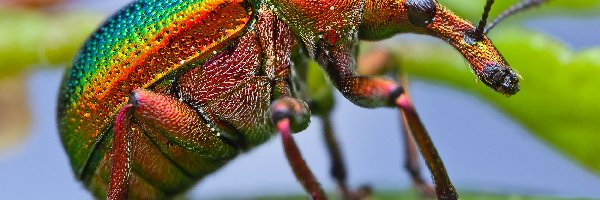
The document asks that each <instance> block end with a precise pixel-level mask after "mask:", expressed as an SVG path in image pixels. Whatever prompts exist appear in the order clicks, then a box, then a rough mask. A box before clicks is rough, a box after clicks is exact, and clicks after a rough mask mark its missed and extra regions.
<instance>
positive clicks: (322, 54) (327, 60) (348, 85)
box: [316, 42, 458, 199]
mask: <svg viewBox="0 0 600 200" xmlns="http://www.w3.org/2000/svg"><path fill="white" fill-rule="evenodd" d="M317 49H318V51H317V54H316V58H317V60H318V61H319V63H320V64H321V66H323V67H324V68H325V71H326V72H327V73H328V75H329V77H330V79H331V80H332V82H333V84H334V86H336V88H338V90H339V91H340V92H341V93H342V94H343V95H344V96H345V97H346V98H347V99H348V100H350V101H352V102H353V103H354V104H356V105H358V106H361V107H382V106H396V107H397V108H398V109H400V111H401V112H402V114H403V115H404V116H405V119H406V121H407V124H408V128H409V129H410V133H412V134H413V136H414V138H415V141H416V142H417V144H418V146H419V150H420V151H421V154H422V155H423V157H424V158H425V161H426V163H427V166H428V168H429V170H430V171H431V173H432V175H433V181H434V185H435V189H436V194H437V197H438V199H458V194H457V193H456V189H455V188H454V186H453V185H452V183H451V181H450V178H449V177H448V174H447V172H446V169H445V167H444V164H443V162H442V160H441V158H440V156H439V154H438V152H437V150H436V148H435V146H434V145H433V142H432V141H431V138H430V137H429V135H428V134H427V131H426V130H425V128H424V126H423V124H422V123H421V121H420V119H419V117H418V115H417V113H416V110H415V109H414V107H413V105H412V103H411V102H410V98H409V97H408V95H407V93H406V92H405V91H404V88H403V87H402V86H400V85H398V84H396V83H394V82H393V81H391V80H388V79H384V78H380V77H368V76H359V75H356V74H355V72H354V67H355V63H354V60H353V55H354V49H353V47H350V46H343V45H340V46H333V45H327V44H326V43H324V42H320V43H319V46H318V48H317Z"/></svg>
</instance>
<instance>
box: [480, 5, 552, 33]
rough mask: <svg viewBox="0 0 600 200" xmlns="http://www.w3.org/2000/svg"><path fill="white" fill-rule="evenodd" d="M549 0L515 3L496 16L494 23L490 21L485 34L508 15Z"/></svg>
mask: <svg viewBox="0 0 600 200" xmlns="http://www.w3.org/2000/svg"><path fill="white" fill-rule="evenodd" d="M547 1H548V0H523V1H521V2H520V3H517V4H515V5H513V6H512V7H510V8H508V9H506V10H505V11H504V12H502V14H500V15H499V16H498V17H496V19H494V21H492V23H490V24H489V25H488V26H487V27H485V30H484V31H483V34H487V33H488V32H489V31H490V29H492V28H494V26H496V25H497V24H498V23H500V22H501V21H502V20H504V19H505V18H506V17H509V16H511V15H513V14H516V13H518V12H520V11H523V10H526V9H529V8H533V7H535V6H539V5H541V4H543V3H545V2H547Z"/></svg>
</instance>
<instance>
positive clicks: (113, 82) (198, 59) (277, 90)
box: [57, 0, 534, 199]
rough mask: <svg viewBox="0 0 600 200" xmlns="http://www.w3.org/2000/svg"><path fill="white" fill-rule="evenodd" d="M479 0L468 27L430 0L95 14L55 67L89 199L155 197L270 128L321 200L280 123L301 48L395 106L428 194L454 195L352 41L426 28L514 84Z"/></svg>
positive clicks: (277, 2) (210, 3) (296, 97)
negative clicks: (64, 64)
mask: <svg viewBox="0 0 600 200" xmlns="http://www.w3.org/2000/svg"><path fill="white" fill-rule="evenodd" d="M492 3H493V1H492V0H488V1H487V5H486V9H485V11H484V17H483V19H482V20H481V21H482V23H480V24H479V26H477V27H475V26H473V25H472V24H471V23H469V22H468V21H466V20H463V19H462V18H460V17H458V16H457V15H455V14H453V13H452V12H451V11H449V10H448V9H447V8H445V7H444V6H442V5H441V4H439V3H438V2H436V1H435V0H339V1H328V0H138V1H135V2H133V3H130V4H129V5H127V6H126V7H124V8H123V9H121V10H120V11H118V12H117V13H116V14H114V15H113V16H112V17H110V18H109V19H108V20H107V21H106V22H104V24H102V25H101V26H100V28H99V29H98V30H97V31H96V32H94V33H93V34H92V35H91V36H90V38H89V39H88V40H87V41H86V42H85V44H84V45H83V47H82V48H81V50H80V51H79V53H78V55H77V56H76V57H75V59H74V61H73V64H72V67H71V68H70V69H68V70H67V71H66V73H65V75H64V78H63V82H62V85H61V89H60V93H59V98H58V102H59V104H58V105H59V106H58V109H57V110H58V112H57V121H58V127H59V132H60V136H61V140H62V143H63V145H64V148H65V150H66V152H67V154H68V156H69V158H70V163H71V166H72V169H73V171H74V174H75V177H76V178H77V179H79V180H81V181H82V182H83V184H84V185H85V187H86V188H87V189H88V190H90V191H91V192H92V193H93V195H94V196H95V197H96V198H108V199H126V198H132V199H164V198H170V197H173V196H175V195H177V194H180V193H182V192H184V191H186V190H187V189H188V188H190V187H191V186H193V185H194V184H195V183H196V182H197V181H198V180H200V179H202V178H203V177H204V176H206V175H208V174H210V173H212V172H214V171H215V170H217V169H219V168H220V167H222V166H223V165H225V164H226V163H227V162H228V161H229V160H231V159H233V158H235V157H236V156H237V155H238V154H240V153H241V152H244V151H247V150H249V149H251V148H253V147H256V146H257V145H260V144H262V143H264V142H265V141H266V140H268V139H269V138H270V137H271V136H272V135H273V133H275V132H279V133H280V135H281V140H282V143H283V145H284V149H285V153H286V157H287V159H288V161H289V163H290V166H291V168H292V170H293V172H294V174H295V175H296V177H297V179H298V180H299V182H300V183H301V184H302V186H303V187H304V188H305V190H306V191H307V192H308V193H309V194H310V196H311V197H312V198H314V199H325V198H326V197H325V194H324V192H323V190H322V189H321V187H320V186H319V183H318V182H317V180H316V179H315V178H314V176H313V175H312V172H311V171H310V169H309V168H308V167H307V165H306V163H305V162H304V160H303V159H302V156H301V154H300V151H299V149H298V148H297V147H296V145H295V143H294V140H293V137H292V135H291V134H292V133H295V132H299V131H302V130H303V129H305V128H306V127H307V126H308V124H309V122H310V109H311V108H310V107H309V106H308V104H307V103H306V102H307V101H309V99H307V98H308V97H307V96H306V95H304V92H303V89H302V87H301V85H302V82H303V81H305V80H304V78H302V76H301V75H299V74H302V73H301V71H302V70H303V67H305V66H304V65H303V64H302V63H304V60H306V59H314V60H316V61H317V62H318V63H319V65H320V66H322V68H323V69H324V71H325V73H326V74H327V75H328V78H329V79H330V80H331V83H332V84H333V86H335V87H336V88H337V89H338V90H339V91H340V92H341V93H342V94H343V96H344V97H346V98H347V99H348V100H350V101H351V102H352V103H354V104H356V105H358V106H361V107H366V108H374V107H394V106H395V107H397V108H399V110H400V111H401V112H402V113H403V116H404V117H405V120H406V124H407V128H408V129H409V130H410V132H411V133H412V135H413V136H414V137H415V141H416V142H417V144H418V145H419V148H420V151H421V153H422V155H423V156H424V158H425V160H426V162H427V164H428V167H429V169H430V170H431V172H432V176H433V180H434V184H435V186H436V187H435V191H436V194H437V197H438V198H439V199H457V198H458V195H457V193H456V191H455V189H454V187H453V186H452V184H451V182H450V180H449V178H448V175H447V174H446V171H445V169H444V167H443V163H442V161H441V159H440V158H439V156H438V155H437V151H436V150H435V147H434V146H433V144H432V143H431V140H430V139H429V137H428V136H427V133H426V131H425V129H424V127H423V125H422V123H421V122H420V120H419V118H418V116H417V114H416V111H415V109H414V108H413V106H412V104H411V103H410V100H409V97H408V94H407V93H406V92H404V89H403V87H402V86H401V85H399V84H397V83H396V82H395V81H393V80H390V79H387V78H384V77H377V76H361V75H357V74H356V72H355V70H356V60H355V55H356V49H357V45H358V41H359V40H382V39H386V38H389V37H391V36H393V35H396V34H399V33H407V32H412V33H419V34H427V35H431V36H434V37H437V38H441V39H443V40H445V41H447V42H448V43H449V44H450V45H452V46H453V47H455V48H456V49H457V50H458V51H459V52H460V53H461V54H462V55H463V56H464V57H465V58H466V60H468V61H469V63H470V65H471V67H472V70H473V72H474V73H475V75H476V76H477V77H478V78H479V79H480V80H482V82H483V83H484V84H486V85H487V86H489V87H490V88H492V89H493V90H495V91H497V92H499V93H502V94H505V95H513V94H515V93H516V92H517V91H519V85H518V82H519V79H518V77H517V74H516V73H515V72H514V71H513V70H512V69H511V68H510V67H509V65H508V64H507V62H506V61H505V59H504V58H503V57H502V55H501V54H500V53H499V52H498V50H497V49H496V48H495V47H494V45H493V44H492V43H491V41H490V40H489V39H488V38H487V37H486V36H485V32H487V30H489V29H484V27H485V24H486V18H487V13H488V12H489V8H490V7H491V5H492ZM532 4H534V3H531V1H528V2H526V3H525V6H523V5H521V7H527V5H532ZM516 10H519V9H512V11H513V12H516ZM492 24H493V23H492ZM292 57H294V58H295V59H292ZM337 178H338V180H339V177H337ZM340 181H343V180H340ZM345 197H348V198H350V195H345Z"/></svg>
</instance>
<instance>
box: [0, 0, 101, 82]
mask: <svg viewBox="0 0 600 200" xmlns="http://www.w3.org/2000/svg"><path fill="white" fill-rule="evenodd" d="M101 20H102V18H101V17H99V16H98V15H93V14H90V13H83V12H58V11H55V12H40V11H37V10H30V9H17V8H0V78H2V77H3V76H9V75H14V74H17V73H19V72H22V71H24V70H25V69H27V68H30V67H48V66H53V65H57V64H63V65H66V64H67V63H69V62H70V61H71V59H73V57H74V55H75V53H76V52H77V50H78V49H79V47H80V46H81V44H82V43H83V41H84V40H85V38H87V37H88V36H89V35H90V33H91V32H92V31H93V30H94V29H95V28H96V27H97V26H98V24H99V23H100V22H101ZM61 66H62V65H61Z"/></svg>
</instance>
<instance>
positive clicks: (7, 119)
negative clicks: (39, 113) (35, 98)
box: [0, 76, 31, 156]
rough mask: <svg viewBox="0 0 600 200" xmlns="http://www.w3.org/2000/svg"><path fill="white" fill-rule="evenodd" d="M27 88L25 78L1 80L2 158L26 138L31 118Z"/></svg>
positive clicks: (0, 146)
mask: <svg viewBox="0 0 600 200" xmlns="http://www.w3.org/2000/svg"><path fill="white" fill-rule="evenodd" d="M26 88H27V78H26V77H25V76H12V77H5V78H0V91H2V92H0V156H3V155H4V154H8V153H7V152H9V151H10V150H9V149H10V148H11V147H14V146H15V145H17V144H20V143H21V142H22V141H24V140H25V138H26V135H27V134H26V133H27V132H28V130H29V128H28V127H29V124H30V118H31V117H30V115H29V108H28V102H29V101H27V100H26V99H27V90H26Z"/></svg>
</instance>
